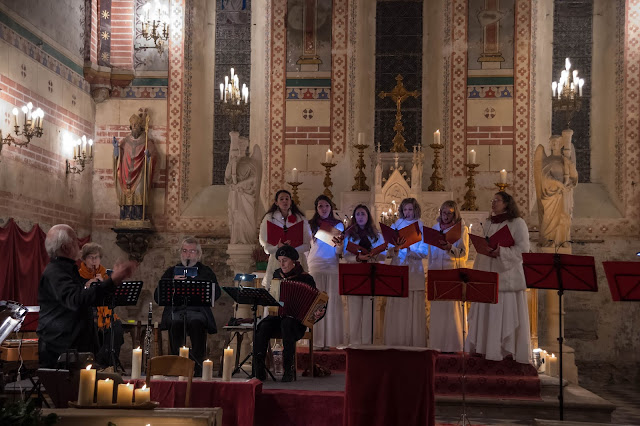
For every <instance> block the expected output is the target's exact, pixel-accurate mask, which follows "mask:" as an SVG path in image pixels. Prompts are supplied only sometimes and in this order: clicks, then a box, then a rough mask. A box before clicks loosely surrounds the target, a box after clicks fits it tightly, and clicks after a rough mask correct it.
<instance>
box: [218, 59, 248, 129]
mask: <svg viewBox="0 0 640 426" xmlns="http://www.w3.org/2000/svg"><path fill="white" fill-rule="evenodd" d="M220 101H221V102H222V105H221V108H222V113H223V114H225V115H228V116H230V117H231V130H233V131H238V117H240V116H241V115H244V114H246V113H247V111H248V110H249V87H248V86H247V85H246V84H245V83H242V86H240V77H239V76H238V74H235V73H234V69H233V68H231V77H229V76H228V75H225V76H224V83H220Z"/></svg>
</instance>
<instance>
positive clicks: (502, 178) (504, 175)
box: [500, 169, 507, 183]
mask: <svg viewBox="0 0 640 426" xmlns="http://www.w3.org/2000/svg"><path fill="white" fill-rule="evenodd" d="M500 183H507V171H506V170H505V169H502V170H500Z"/></svg>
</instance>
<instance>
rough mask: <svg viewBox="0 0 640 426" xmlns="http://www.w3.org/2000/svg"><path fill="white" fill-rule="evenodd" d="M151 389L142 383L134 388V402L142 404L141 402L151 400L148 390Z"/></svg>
mask: <svg viewBox="0 0 640 426" xmlns="http://www.w3.org/2000/svg"><path fill="white" fill-rule="evenodd" d="M150 390H151V389H150V388H148V387H147V385H144V386H143V387H141V388H140V389H136V390H135V396H136V404H142V403H143V402H149V401H151V393H150V392H149V391H150Z"/></svg>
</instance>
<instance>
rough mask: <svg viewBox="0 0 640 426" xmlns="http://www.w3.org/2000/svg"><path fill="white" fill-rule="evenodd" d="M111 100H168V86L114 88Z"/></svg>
mask: <svg viewBox="0 0 640 426" xmlns="http://www.w3.org/2000/svg"><path fill="white" fill-rule="evenodd" d="M111 98H122V99H167V86H160V87H153V86H151V87H146V86H129V87H125V88H120V87H114V88H113V89H112V90H111Z"/></svg>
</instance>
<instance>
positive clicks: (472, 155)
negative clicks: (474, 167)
mask: <svg viewBox="0 0 640 426" xmlns="http://www.w3.org/2000/svg"><path fill="white" fill-rule="evenodd" d="M469 164H476V151H475V150H474V149H472V150H471V151H469Z"/></svg>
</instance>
